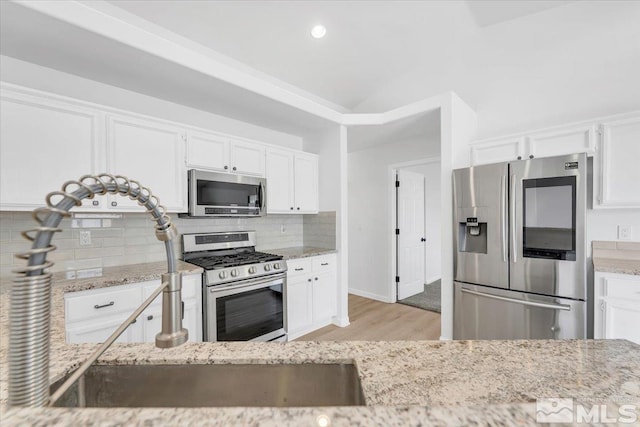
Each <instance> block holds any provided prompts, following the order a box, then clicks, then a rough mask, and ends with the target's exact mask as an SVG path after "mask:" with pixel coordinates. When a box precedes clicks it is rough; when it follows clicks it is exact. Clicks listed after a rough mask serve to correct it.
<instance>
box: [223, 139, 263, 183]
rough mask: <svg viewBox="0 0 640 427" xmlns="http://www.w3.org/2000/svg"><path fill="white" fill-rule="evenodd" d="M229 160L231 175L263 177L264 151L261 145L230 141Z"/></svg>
mask: <svg viewBox="0 0 640 427" xmlns="http://www.w3.org/2000/svg"><path fill="white" fill-rule="evenodd" d="M229 159H230V160H229V163H230V165H231V172H232V173H237V174H241V175H254V176H260V177H262V176H264V168H265V149H264V147H263V146H262V145H259V144H255V143H250V142H241V141H231V143H230V144H229Z"/></svg>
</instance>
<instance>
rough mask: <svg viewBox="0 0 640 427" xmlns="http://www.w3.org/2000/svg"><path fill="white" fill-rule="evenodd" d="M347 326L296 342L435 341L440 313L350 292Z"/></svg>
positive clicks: (326, 328) (333, 326) (331, 326)
mask: <svg viewBox="0 0 640 427" xmlns="http://www.w3.org/2000/svg"><path fill="white" fill-rule="evenodd" d="M349 321H350V325H349V326H347V327H344V328H340V327H338V326H335V325H329V326H325V327H324V328H322V329H318V330H317V331H313V332H311V333H309V334H307V335H304V336H302V337H300V338H298V339H297V340H296V341H347V340H348V341H356V340H362V341H398V340H437V339H439V338H440V314H438V313H434V312H431V311H426V310H421V309H419V308H415V307H409V306H407V305H402V304H388V303H384V302H380V301H375V300H372V299H368V298H363V297H359V296H356V295H351V294H349Z"/></svg>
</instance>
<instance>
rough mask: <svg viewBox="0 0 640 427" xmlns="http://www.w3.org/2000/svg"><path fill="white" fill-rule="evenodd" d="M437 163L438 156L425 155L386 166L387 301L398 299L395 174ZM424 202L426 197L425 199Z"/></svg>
mask: <svg viewBox="0 0 640 427" xmlns="http://www.w3.org/2000/svg"><path fill="white" fill-rule="evenodd" d="M433 163H437V164H438V166H439V167H442V165H441V164H440V156H438V157H427V158H424V159H418V160H411V161H408V162H401V163H393V164H391V165H389V166H388V179H387V183H388V184H387V189H388V191H387V194H388V197H389V199H388V200H389V203H388V209H389V215H388V218H389V222H388V223H387V230H388V233H387V235H388V236H389V244H388V247H389V259H390V260H391V263H390V268H389V271H388V272H387V280H388V283H389V288H388V289H389V292H388V300H387V302H397V301H398V289H397V287H396V268H397V265H396V264H397V263H396V256H397V242H396V221H397V200H396V174H397V173H398V169H403V168H407V167H411V166H420V165H429V164H433ZM425 203H426V199H425Z"/></svg>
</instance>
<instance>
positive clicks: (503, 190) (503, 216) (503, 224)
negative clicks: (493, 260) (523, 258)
mask: <svg viewBox="0 0 640 427" xmlns="http://www.w3.org/2000/svg"><path fill="white" fill-rule="evenodd" d="M507 216H508V213H507V177H506V176H505V175H502V176H501V177H500V233H501V234H502V235H501V237H502V239H501V241H502V261H503V262H507V256H508V255H509V254H508V249H507V239H508V237H507V236H508V234H509V228H508V220H507Z"/></svg>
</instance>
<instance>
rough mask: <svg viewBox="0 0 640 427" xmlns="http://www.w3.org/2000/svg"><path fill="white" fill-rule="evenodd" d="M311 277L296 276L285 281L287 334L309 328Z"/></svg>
mask: <svg viewBox="0 0 640 427" xmlns="http://www.w3.org/2000/svg"><path fill="white" fill-rule="evenodd" d="M311 280H312V279H311V277H310V276H298V277H295V278H292V279H287V333H288V334H289V335H290V336H291V335H293V336H294V337H295V333H296V332H298V331H303V330H305V329H308V328H310V327H311V325H312V323H313V314H312V310H313V304H312V294H311Z"/></svg>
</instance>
